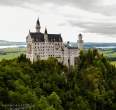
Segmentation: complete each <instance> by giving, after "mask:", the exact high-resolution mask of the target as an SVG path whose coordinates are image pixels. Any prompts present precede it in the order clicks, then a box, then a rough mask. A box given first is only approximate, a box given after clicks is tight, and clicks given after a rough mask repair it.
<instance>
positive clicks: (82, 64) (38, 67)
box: [0, 49, 116, 110]
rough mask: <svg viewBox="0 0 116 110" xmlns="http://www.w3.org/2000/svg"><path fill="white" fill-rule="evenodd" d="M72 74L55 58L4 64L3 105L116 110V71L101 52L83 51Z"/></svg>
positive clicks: (0, 68)
mask: <svg viewBox="0 0 116 110" xmlns="http://www.w3.org/2000/svg"><path fill="white" fill-rule="evenodd" d="M78 60H79V61H78V65H76V66H75V67H72V68H71V73H70V74H67V73H68V71H67V70H68V69H67V67H66V66H64V65H62V64H60V63H59V62H58V61H57V60H56V59H55V58H49V59H48V60H38V61H37V62H34V63H33V64H32V63H31V62H30V61H29V60H28V59H26V56H25V55H23V54H22V55H20V56H19V57H18V58H15V59H12V60H2V61H1V62H0V104H1V105H2V104H30V105H33V107H34V108H33V109H34V110H116V68H115V66H113V65H111V64H110V63H109V61H108V60H107V59H106V58H105V57H104V56H103V55H102V54H99V53H98V51H97V50H92V49H89V50H88V51H86V52H83V51H81V52H80V56H79V58H78Z"/></svg>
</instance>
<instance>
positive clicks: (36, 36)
mask: <svg viewBox="0 0 116 110" xmlns="http://www.w3.org/2000/svg"><path fill="white" fill-rule="evenodd" d="M47 35H48V42H62V37H61V34H47ZM30 36H31V38H32V39H33V40H34V41H35V42H44V33H38V32H34V33H32V32H30Z"/></svg>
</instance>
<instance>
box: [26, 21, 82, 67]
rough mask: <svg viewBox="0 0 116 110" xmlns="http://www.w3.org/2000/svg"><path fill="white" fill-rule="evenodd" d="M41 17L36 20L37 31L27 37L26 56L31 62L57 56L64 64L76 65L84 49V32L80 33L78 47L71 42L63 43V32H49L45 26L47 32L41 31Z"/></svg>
mask: <svg viewBox="0 0 116 110" xmlns="http://www.w3.org/2000/svg"><path fill="white" fill-rule="evenodd" d="M40 29H41V26H40V22H39V19H38V20H37V22H36V32H30V31H29V34H28V36H27V37H26V43H27V52H26V57H27V58H28V59H30V61H31V62H35V61H37V60H38V59H42V60H46V59H48V58H49V57H55V58H57V60H58V61H59V62H61V63H63V64H64V65H67V66H68V65H69V64H70V65H75V63H76V60H75V59H76V58H77V57H78V56H79V52H80V50H81V49H83V40H82V34H79V36H78V40H77V45H78V46H77V47H72V46H71V45H70V43H69V42H67V44H64V43H63V39H62V37H61V34H49V33H48V32H47V29H46V28H45V32H44V33H41V31H40Z"/></svg>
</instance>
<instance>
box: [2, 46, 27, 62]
mask: <svg viewBox="0 0 116 110" xmlns="http://www.w3.org/2000/svg"><path fill="white" fill-rule="evenodd" d="M25 52H26V49H25V48H5V49H2V50H0V61H1V60H2V59H13V58H16V57H18V56H19V55H21V54H25Z"/></svg>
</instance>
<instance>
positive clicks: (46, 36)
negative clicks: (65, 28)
mask: <svg viewBox="0 0 116 110" xmlns="http://www.w3.org/2000/svg"><path fill="white" fill-rule="evenodd" d="M44 40H45V42H47V41H48V32H47V28H45V32H44Z"/></svg>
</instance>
